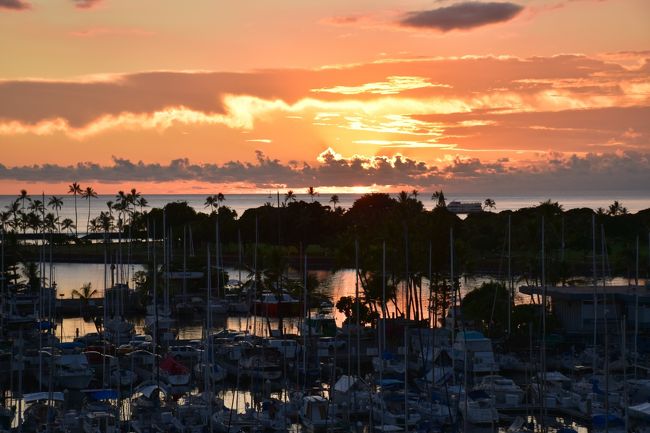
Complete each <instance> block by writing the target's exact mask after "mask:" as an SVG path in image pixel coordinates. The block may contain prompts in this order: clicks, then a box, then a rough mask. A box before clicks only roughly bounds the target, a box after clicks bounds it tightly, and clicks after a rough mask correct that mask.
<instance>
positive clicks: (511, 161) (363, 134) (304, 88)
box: [0, 0, 650, 194]
mask: <svg viewBox="0 0 650 433" xmlns="http://www.w3.org/2000/svg"><path fill="white" fill-rule="evenodd" d="M648 23H650V1H648V0H512V1H495V2H488V1H480V2H479V1H456V0H426V1H424V0H403V1H386V0H372V1H370V0H354V1H350V0H346V1H342V0H327V1H312V0H242V1H215V0H192V1H178V0H0V152H1V154H0V155H1V156H0V194H7V193H8V194H13V193H16V192H17V191H18V190H19V189H21V188H26V189H28V190H30V191H33V192H40V191H45V192H46V193H64V192H65V191H66V190H67V188H66V185H67V184H69V183H70V182H72V181H75V180H76V181H79V182H80V183H82V185H86V184H92V185H93V186H94V188H95V189H96V190H97V191H98V192H100V193H113V192H115V191H116V190H118V189H121V188H129V189H130V188H131V187H132V186H137V187H138V189H140V190H142V191H143V192H144V193H150V194H151V193H168V192H173V193H184V192H195V193H203V192H210V191H216V190H220V191H222V192H226V193H227V192H234V191H241V192H245V191H250V192H256V191H268V190H269V189H275V188H303V187H306V186H315V187H317V188H320V189H323V190H332V191H334V190H338V191H366V190H387V191H395V190H400V189H403V188H407V187H408V188H411V189H412V188H418V189H421V190H426V191H431V190H433V189H438V188H445V189H446V190H450V191H466V192H481V191H493V192H501V193H525V192H529V191H536V192H546V191H549V192H553V191H567V190H571V191H576V192H579V191H588V190H594V189H607V190H616V191H643V190H646V191H647V190H648V185H650V25H649V24H648Z"/></svg>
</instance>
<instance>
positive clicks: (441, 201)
mask: <svg viewBox="0 0 650 433" xmlns="http://www.w3.org/2000/svg"><path fill="white" fill-rule="evenodd" d="M431 200H437V201H438V202H437V203H436V207H437V208H444V207H447V202H446V201H445V193H444V192H442V190H440V191H435V192H434V193H433V194H431Z"/></svg>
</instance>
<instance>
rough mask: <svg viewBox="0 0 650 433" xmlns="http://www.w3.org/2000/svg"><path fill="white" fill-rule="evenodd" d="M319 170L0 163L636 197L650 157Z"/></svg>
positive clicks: (58, 170) (292, 182)
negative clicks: (605, 192) (631, 193)
mask: <svg viewBox="0 0 650 433" xmlns="http://www.w3.org/2000/svg"><path fill="white" fill-rule="evenodd" d="M319 161H320V163H319V164H316V165H311V164H309V163H307V162H302V163H296V162H295V161H294V162H290V163H286V164H285V163H282V162H280V161H279V160H277V159H272V158H269V157H268V156H266V155H264V154H263V153H262V152H260V151H258V152H257V154H256V160H255V161H254V162H240V161H229V162H226V163H224V164H213V163H205V164H197V163H193V162H191V161H189V160H188V159H176V160H172V161H170V162H169V164H159V163H145V162H142V161H140V162H132V161H130V160H128V159H121V158H115V159H114V161H113V164H112V165H100V164H96V163H91V162H84V163H78V164H76V165H70V166H62V165H56V164H42V165H32V166H19V167H7V166H4V165H2V164H0V180H13V181H22V182H52V183H56V182H69V181H70V180H72V179H76V180H79V181H85V182H89V181H95V182H100V183H118V182H120V183H121V182H134V183H137V182H174V181H190V182H192V181H194V182H209V183H219V184H223V183H233V184H234V183H237V184H242V183H243V184H250V185H254V186H255V187H257V188H269V187H277V186H287V187H291V188H299V187H304V186H306V185H313V186H319V187H323V186H330V187H349V186H373V185H376V186H401V185H410V186H413V187H419V188H431V187H436V186H438V185H444V186H446V187H450V188H453V189H454V190H456V191H462V190H466V191H473V192H482V191H485V192H494V191H499V192H508V191H513V190H522V189H525V190H526V191H529V192H531V191H535V192H542V191H543V192H552V191H557V192H560V191H565V192H566V191H594V190H597V189H599V188H603V189H605V190H609V191H612V190H621V191H642V190H644V188H645V187H646V186H647V185H648V184H650V153H644V152H632V151H630V152H619V153H605V154H596V153H590V154H587V155H584V156H578V155H575V154H574V155H570V156H564V155H560V154H551V155H549V157H548V158H547V160H546V162H545V163H544V164H538V165H535V166H533V165H524V166H521V165H519V166H517V165H513V164H510V163H509V162H508V160H507V159H502V160H499V161H496V162H489V163H487V162H482V161H481V160H479V159H478V158H472V159H461V158H456V159H455V160H454V161H452V162H451V163H450V164H449V165H447V166H444V167H443V166H440V167H439V166H434V165H430V164H427V163H425V162H422V161H417V160H415V159H411V158H408V157H404V156H399V155H398V156H395V157H392V158H389V157H383V156H373V157H362V156H354V157H351V158H343V157H341V156H340V155H337V154H336V153H335V152H334V151H332V150H331V149H328V150H326V151H325V152H323V153H322V154H321V155H320V157H319Z"/></svg>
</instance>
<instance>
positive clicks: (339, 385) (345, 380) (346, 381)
mask: <svg viewBox="0 0 650 433" xmlns="http://www.w3.org/2000/svg"><path fill="white" fill-rule="evenodd" d="M358 381H359V379H358V378H356V377H354V376H348V375H346V374H344V375H343V376H341V377H340V378H339V380H337V381H336V383H335V384H334V391H336V392H341V393H347V392H348V391H350V389H352V388H353V387H354V385H355V384H356V383H357V382H358Z"/></svg>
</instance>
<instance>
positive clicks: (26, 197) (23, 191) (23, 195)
mask: <svg viewBox="0 0 650 433" xmlns="http://www.w3.org/2000/svg"><path fill="white" fill-rule="evenodd" d="M19 199H20V200H21V201H22V202H23V206H22V210H23V212H24V211H25V200H30V198H29V195H27V190H26V189H21V190H20V197H19ZM30 201H31V200H30Z"/></svg>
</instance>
